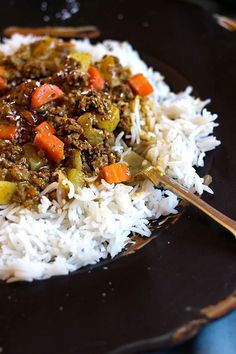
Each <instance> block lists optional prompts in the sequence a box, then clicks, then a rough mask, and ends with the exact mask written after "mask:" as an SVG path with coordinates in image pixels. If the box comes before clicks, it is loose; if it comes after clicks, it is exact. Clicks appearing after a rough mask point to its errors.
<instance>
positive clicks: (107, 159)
mask: <svg viewBox="0 0 236 354" xmlns="http://www.w3.org/2000/svg"><path fill="white" fill-rule="evenodd" d="M91 66H93V67H94V68H95V69H94V70H95V73H96V72H98V73H99V75H100V81H98V83H99V82H100V83H99V84H100V85H101V86H100V87H99V86H98V83H96V82H95V81H93V80H92V79H91V74H89V73H90V71H89V68H90V67H91ZM129 76H130V72H129V70H128V69H127V68H124V67H122V66H121V64H120V63H119V60H118V59H117V58H115V57H113V56H108V55H106V56H104V58H103V59H102V60H101V61H99V62H96V63H93V62H92V60H91V56H90V55H89V53H80V52H79V51H76V50H75V48H74V47H73V45H72V44H71V43H67V42H63V41H61V40H57V39H52V38H45V39H43V40H39V41H36V42H34V43H32V44H30V45H23V46H21V47H20V49H19V50H18V51H17V52H16V53H14V54H13V55H10V56H5V55H2V53H1V55H0V181H8V182H12V183H14V184H15V186H16V188H15V192H14V194H13V197H12V201H13V202H16V203H20V204H23V205H25V206H26V207H30V206H32V205H34V204H35V203H37V202H38V201H39V198H40V193H41V192H42V191H43V190H44V189H45V188H46V186H47V185H49V184H50V183H52V182H55V181H57V180H58V176H59V174H60V172H62V173H63V174H68V175H69V173H68V171H69V170H71V169H80V172H81V174H82V175H83V176H84V184H83V185H86V183H87V182H86V181H88V180H89V179H91V178H93V177H96V176H99V174H100V171H101V168H103V167H104V166H106V165H109V164H112V163H116V162H119V161H120V155H119V153H118V152H117V151H115V150H114V144H115V137H116V136H117V134H118V133H119V132H120V131H121V130H124V131H125V133H127V134H130V127H131V120H130V107H131V106H132V105H131V102H132V101H133V99H134V95H133V92H132V89H131V87H130V86H129V83H128V78H129ZM95 79H96V78H95ZM48 129H49V130H50V132H49V130H48ZM43 134H48V135H43ZM36 136H37V138H36ZM43 137H44V140H43ZM45 137H46V138H45ZM36 140H37V141H36ZM49 141H52V142H51V144H52V145H50V146H49V145H47V144H48V142H49ZM45 144H46V145H45ZM55 144H59V146H60V147H61V149H63V155H59V152H58V154H57V155H56V153H55V151H54V148H55ZM78 157H79V160H78ZM78 161H79V163H78ZM90 177H91V178H90ZM49 197H50V195H49ZM51 198H53V194H52V195H51Z"/></svg>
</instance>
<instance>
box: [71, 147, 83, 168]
mask: <svg viewBox="0 0 236 354" xmlns="http://www.w3.org/2000/svg"><path fill="white" fill-rule="evenodd" d="M72 164H73V166H74V168H76V169H77V170H79V171H81V170H82V159H81V152H80V151H76V152H75V153H74V154H73V157H72Z"/></svg>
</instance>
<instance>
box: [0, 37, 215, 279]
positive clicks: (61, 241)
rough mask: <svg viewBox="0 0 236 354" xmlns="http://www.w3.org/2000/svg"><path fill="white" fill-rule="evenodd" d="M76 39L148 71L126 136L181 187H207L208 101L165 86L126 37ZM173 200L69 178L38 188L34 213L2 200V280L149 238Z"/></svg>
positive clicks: (66, 268)
mask: <svg viewBox="0 0 236 354" xmlns="http://www.w3.org/2000/svg"><path fill="white" fill-rule="evenodd" d="M37 39H38V38H37V37H33V36H21V35H14V36H13V37H12V38H11V39H8V40H5V41H4V44H1V45H0V51H3V52H4V53H5V54H12V53H14V52H15V51H16V50H17V49H18V48H19V47H20V45H21V44H27V43H31V42H33V41H35V40H37ZM75 44H76V48H77V49H78V50H80V51H89V52H90V53H91V54H92V55H93V60H94V61H97V60H100V59H101V58H102V57H103V55H105V54H113V55H115V56H117V57H118V58H119V59H120V61H121V64H122V65H124V66H129V67H130V69H131V72H132V73H133V74H135V73H138V72H142V73H143V74H144V75H145V76H146V77H148V79H149V80H150V82H151V83H152V85H153V87H154V93H153V94H152V95H151V96H150V97H149V98H148V99H146V100H145V104H144V102H143V99H140V98H139V97H137V98H136V100H135V104H134V110H133V112H132V113H131V119H132V124H133V125H132V130H131V137H130V138H131V141H132V142H133V143H134V144H139V149H140V151H142V153H143V154H144V155H145V156H146V158H147V159H149V160H150V161H151V162H152V163H153V165H155V166H158V167H159V169H161V170H162V171H165V173H168V174H169V175H170V176H172V177H173V178H175V179H177V180H178V181H179V182H180V183H181V184H183V185H184V186H186V187H188V188H190V189H192V190H193V191H196V192H198V193H199V194H202V192H203V191H204V190H207V191H208V192H212V191H211V189H210V188H209V187H207V186H205V185H204V184H203V179H202V178H201V177H200V176H199V175H198V174H197V172H196V170H195V167H198V166H203V165H204V157H205V153H206V152H207V151H209V150H212V149H214V148H215V147H216V146H217V145H219V144H220V142H219V141H218V140H217V139H216V138H215V137H214V136H213V129H214V127H216V126H217V124H216V123H215V120H216V118H217V115H216V114H211V113H210V112H209V111H208V110H207V109H206V108H204V107H205V106H206V104H207V103H209V100H208V101H201V100H200V99H198V98H194V97H192V96H191V88H187V89H186V90H185V91H184V92H181V93H178V94H175V93H173V92H170V89H169V87H168V86H167V84H166V83H165V82H164V81H163V77H162V76H161V74H160V73H158V72H155V71H153V69H152V68H148V67H147V65H146V64H145V63H144V62H143V61H142V60H141V59H140V57H139V55H138V53H137V52H136V51H134V49H133V48H132V47H131V45H130V44H128V43H126V42H124V43H119V42H116V41H105V42H103V43H99V44H97V45H92V44H91V43H90V42H89V41H88V40H79V41H75ZM123 135H124V134H123V133H121V134H119V136H118V137H117V139H116V146H115V149H116V150H118V151H120V152H122V151H123V142H122V138H123ZM194 166H195V167H194ZM63 184H64V185H67V188H68V189H69V193H68V198H69V201H65V200H64V199H63V193H62V187H63ZM52 190H56V191H57V200H54V201H52V202H51V201H50V200H49V199H48V198H47V193H49V192H50V191H52ZM177 203H178V201H177V197H176V196H175V195H174V194H173V193H171V192H170V191H161V190H159V189H155V188H154V187H153V185H152V184H151V183H150V182H149V181H145V182H143V183H141V184H140V185H139V186H135V187H130V186H127V185H124V184H117V185H109V184H107V183H106V182H105V181H102V182H101V184H100V185H99V186H95V185H92V186H91V187H90V188H82V189H81V190H80V191H79V192H77V193H76V192H75V191H74V187H73V185H72V184H71V183H70V182H69V181H68V180H62V181H61V182H60V183H52V184H51V185H49V186H48V187H47V188H46V189H45V190H44V191H43V193H42V196H41V204H40V205H39V206H38V210H36V211H30V210H27V209H24V208H23V207H21V206H15V205H13V204H11V205H7V206H0V225H1V226H0V279H3V280H7V281H8V282H13V281H19V280H26V281H32V280H33V279H46V278H49V277H51V276H53V275H61V274H68V273H69V272H71V271H74V270H76V269H78V268H80V267H82V266H85V265H87V264H94V263H96V262H98V261H99V260H100V259H102V258H106V257H108V256H111V257H114V256H115V255H116V254H118V253H119V252H120V251H121V250H122V249H123V248H124V247H125V246H126V245H127V244H128V243H129V242H130V233H137V234H140V235H142V236H145V237H148V236H150V230H149V229H148V223H149V220H150V219H153V218H159V217H160V216H161V215H168V214H171V213H173V214H174V213H176V209H175V208H176V206H177Z"/></svg>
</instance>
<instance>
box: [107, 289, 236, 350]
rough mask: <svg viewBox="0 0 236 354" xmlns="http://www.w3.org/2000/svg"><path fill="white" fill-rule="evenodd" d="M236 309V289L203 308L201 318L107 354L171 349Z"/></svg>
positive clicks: (130, 343)
mask: <svg viewBox="0 0 236 354" xmlns="http://www.w3.org/2000/svg"><path fill="white" fill-rule="evenodd" d="M235 309H236V289H235V290H234V291H233V292H232V293H231V294H230V295H229V296H227V297H226V298H225V299H223V300H221V301H219V302H218V303H217V304H214V305H209V306H207V307H203V308H202V309H201V310H200V316H199V317H196V318H195V319H193V320H191V321H188V322H186V323H184V324H183V325H182V326H180V327H178V328H176V329H174V330H172V331H170V332H167V333H165V334H163V335H160V336H155V337H151V338H147V339H143V340H139V341H134V342H129V343H127V344H124V345H122V346H120V347H118V348H116V349H115V350H112V351H109V352H107V353H106V354H128V353H138V352H137V351H141V350H145V351H150V350H155V351H156V350H163V349H170V348H172V347H173V346H176V345H180V344H182V343H184V342H186V341H187V340H189V339H191V338H193V337H195V336H196V335H197V334H198V333H199V332H200V331H201V330H202V329H203V328H204V327H205V326H206V325H208V324H209V323H211V322H213V321H215V320H217V319H219V318H221V317H223V316H225V315H227V314H229V313H230V312H232V311H233V310H235Z"/></svg>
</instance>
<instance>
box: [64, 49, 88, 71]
mask: <svg viewBox="0 0 236 354" xmlns="http://www.w3.org/2000/svg"><path fill="white" fill-rule="evenodd" d="M69 58H72V59H74V60H76V61H78V62H79V63H80V65H81V71H83V72H87V71H88V68H89V66H90V64H91V60H92V56H91V54H90V53H86V52H77V51H76V50H73V51H72V52H71V53H70V54H69Z"/></svg>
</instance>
